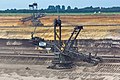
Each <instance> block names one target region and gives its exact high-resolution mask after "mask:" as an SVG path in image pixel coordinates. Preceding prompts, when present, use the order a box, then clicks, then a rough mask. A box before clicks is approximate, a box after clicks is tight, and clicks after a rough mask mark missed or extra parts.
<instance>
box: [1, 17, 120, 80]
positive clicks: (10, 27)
mask: <svg viewBox="0 0 120 80" xmlns="http://www.w3.org/2000/svg"><path fill="white" fill-rule="evenodd" d="M22 17H26V16H0V80H119V79H120V63H119V61H117V62H110V61H109V62H104V63H100V64H98V65H96V66H93V65H91V64H88V63H84V62H80V63H79V65H77V66H76V67H74V68H73V69H69V70H51V69H47V68H46V67H47V66H48V65H50V61H51V60H52V59H53V58H52V57H50V58H49V57H46V56H43V57H41V56H40V55H53V54H51V52H49V51H46V50H44V49H40V48H37V47H36V46H33V45H32V44H31V43H30V41H29V39H30V38H31V32H33V30H34V27H33V26H32V24H31V22H30V21H28V22H25V23H24V24H23V23H22V22H20V20H19V19H21V18H22ZM55 18H57V16H46V17H44V18H42V19H41V22H42V23H44V27H38V28H37V30H36V33H35V36H39V37H42V38H44V39H45V40H53V27H52V26H53V20H54V19H55ZM61 20H62V21H63V22H62V40H67V39H68V38H69V36H70V35H71V32H72V31H73V29H74V27H73V26H71V25H84V29H83V30H82V31H81V33H80V35H79V36H78V39H77V41H76V44H77V46H78V50H79V51H80V52H83V53H92V54H93V55H95V54H96V53H97V54H98V55H99V56H117V57H119V56H120V36H119V35H120V24H119V23H120V15H79V16H61Z"/></svg>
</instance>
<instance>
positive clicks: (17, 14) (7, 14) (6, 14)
mask: <svg viewBox="0 0 120 80" xmlns="http://www.w3.org/2000/svg"><path fill="white" fill-rule="evenodd" d="M45 14H46V15H113V14H120V12H113V13H96V14H94V13H45ZM21 15H23V16H25V15H31V13H0V16H21Z"/></svg>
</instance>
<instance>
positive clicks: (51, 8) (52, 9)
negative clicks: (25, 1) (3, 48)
mask: <svg viewBox="0 0 120 80" xmlns="http://www.w3.org/2000/svg"><path fill="white" fill-rule="evenodd" d="M33 12H41V13H100V12H120V7H109V8H105V7H92V6H90V7H85V8H77V7H75V8H73V9H72V8H71V6H68V7H65V6H64V5H62V6H60V5H57V6H53V5H49V6H48V8H47V9H37V10H36V9H34V10H32V9H7V10H0V13H33Z"/></svg>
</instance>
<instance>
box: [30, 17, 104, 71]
mask: <svg viewBox="0 0 120 80" xmlns="http://www.w3.org/2000/svg"><path fill="white" fill-rule="evenodd" d="M61 24H62V21H61V20H60V18H58V19H55V20H54V42H52V43H51V42H49V41H45V40H44V39H42V38H39V37H34V36H33V34H32V36H31V37H32V38H31V40H32V42H33V44H34V45H37V46H39V47H42V48H45V47H46V45H51V46H52V47H51V48H53V53H54V59H53V60H52V62H51V65H50V66H48V67H47V68H49V69H70V68H72V67H74V66H75V65H76V62H80V61H83V62H88V63H91V64H93V65H97V64H98V63H100V62H102V58H101V57H98V56H97V55H95V56H92V55H91V53H89V54H88V55H87V54H85V53H81V52H79V51H78V50H77V49H75V48H74V46H73V45H74V43H75V40H76V39H77V37H78V35H79V33H80V31H81V30H82V29H83V26H75V28H74V30H73V32H72V33H71V36H70V37H69V39H68V40H67V42H66V43H64V44H65V46H63V43H62V39H61V38H62V37H61V34H62V31H61V28H62V26H61ZM57 28H59V30H57Z"/></svg>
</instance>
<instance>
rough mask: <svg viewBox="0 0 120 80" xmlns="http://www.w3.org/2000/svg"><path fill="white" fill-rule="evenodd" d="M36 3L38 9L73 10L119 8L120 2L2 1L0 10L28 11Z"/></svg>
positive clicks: (84, 0) (65, 0)
mask: <svg viewBox="0 0 120 80" xmlns="http://www.w3.org/2000/svg"><path fill="white" fill-rule="evenodd" d="M33 2H36V3H38V5H39V6H38V8H39V9H41V8H43V9H44V8H47V7H48V6H49V5H65V6H66V7H67V6H71V7H72V8H74V7H78V8H83V7H89V6H93V7H119V6H120V5H119V4H120V0H114V1H113V0H44V1H43V0H1V2H0V9H1V10H5V9H14V8H16V9H28V5H29V4H31V3H33Z"/></svg>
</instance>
